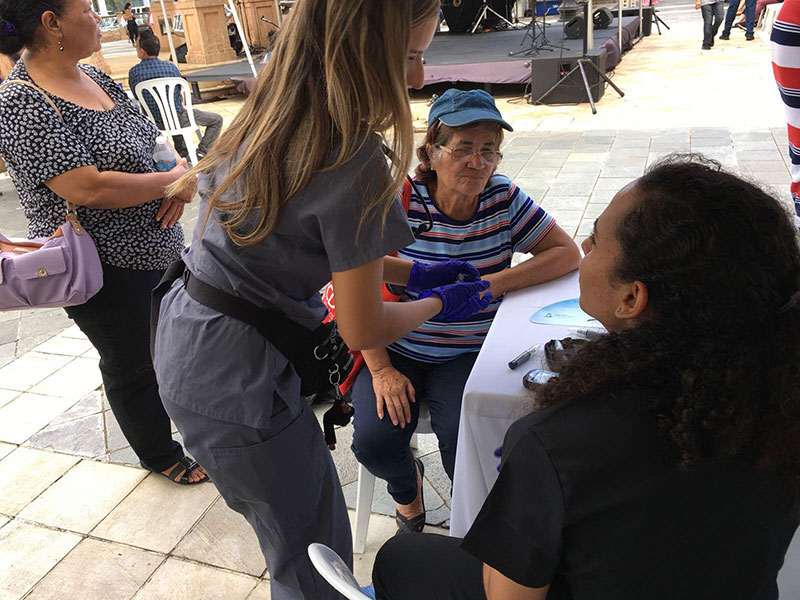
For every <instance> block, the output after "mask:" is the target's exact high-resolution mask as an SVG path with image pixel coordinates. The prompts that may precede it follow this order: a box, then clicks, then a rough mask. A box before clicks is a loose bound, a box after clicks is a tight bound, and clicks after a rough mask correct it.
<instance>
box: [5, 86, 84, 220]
mask: <svg viewBox="0 0 800 600" xmlns="http://www.w3.org/2000/svg"><path fill="white" fill-rule="evenodd" d="M12 84H20V85H25V86H28V87H29V88H32V89H34V90H36V91H37V92H39V93H40V94H41V95H42V98H44V99H45V100H46V101H47V103H48V104H49V105H50V108H52V109H53V110H54V111H56V114H57V115H58V118H59V119H61V122H62V123H64V125H66V124H67V122H66V121H65V120H64V115H62V114H61V111H60V110H59V109H58V107H57V106H56V103H55V102H53V100H52V98H50V96H48V95H47V92H45V91H44V90H43V89H42V88H40V87H39V86H38V85H36V84H35V83H33V82H32V81H25V80H24V79H9V80H7V81H4V82H3V84H2V85H0V90H2V89H3V88H4V87H6V86H8V85H12ZM64 202H65V203H66V205H67V218H66V220H67V221H69V222H70V223H71V224H72V227H73V228H74V229H75V233H77V234H78V235H80V234H81V233H83V228H82V227H81V224H80V222H79V221H78V213H77V207H76V206H75V205H74V204H73V203H72V202H70V201H69V200H67V199H66V198H65V199H64Z"/></svg>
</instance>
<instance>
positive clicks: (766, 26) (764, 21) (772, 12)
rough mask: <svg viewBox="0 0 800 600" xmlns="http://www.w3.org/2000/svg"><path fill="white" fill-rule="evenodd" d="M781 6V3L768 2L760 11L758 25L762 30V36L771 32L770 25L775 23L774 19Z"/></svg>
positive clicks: (767, 35)
mask: <svg viewBox="0 0 800 600" xmlns="http://www.w3.org/2000/svg"><path fill="white" fill-rule="evenodd" d="M782 6H783V4H770V5H769V6H766V7H765V8H764V10H763V11H762V13H761V17H760V19H759V24H758V27H759V28H760V29H761V30H762V31H763V32H764V37H769V35H770V34H771V33H772V27H773V26H774V25H775V19H777V17H778V13H779V12H780V10H781V7H782Z"/></svg>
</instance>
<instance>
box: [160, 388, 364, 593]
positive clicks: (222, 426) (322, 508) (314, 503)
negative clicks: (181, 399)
mask: <svg viewBox="0 0 800 600" xmlns="http://www.w3.org/2000/svg"><path fill="white" fill-rule="evenodd" d="M163 402H164V408H166V410H167V413H168V414H169V416H170V417H171V418H172V420H173V421H175V424H176V425H177V426H178V430H179V431H180V432H181V434H182V435H183V441H184V444H185V446H186V448H187V449H188V450H189V452H191V454H192V455H193V456H194V457H195V459H196V460H197V461H198V462H199V463H200V464H201V465H203V467H204V468H205V469H206V471H208V474H209V475H210V476H211V479H212V481H213V482H214V485H216V486H217V489H218V490H219V491H220V493H221V494H222V497H223V498H224V499H225V502H227V504H228V506H230V507H231V508H232V509H233V510H235V511H236V512H238V513H240V514H241V515H243V516H244V518H245V519H247V521H248V523H250V525H251V526H252V527H253V529H254V530H255V532H256V535H257V536H258V541H259V544H260V545H261V551H262V552H263V553H264V558H265V559H266V561H267V570H268V571H269V576H270V584H271V587H270V592H271V597H272V599H273V600H301V599H302V600H328V599H330V600H333V599H336V600H339V599H341V598H343V597H342V596H340V595H339V594H338V593H337V592H335V591H334V590H333V588H332V587H331V586H330V585H329V584H328V583H327V582H326V581H325V580H324V579H323V578H322V577H321V576H320V575H319V574H318V573H317V571H316V569H315V568H314V565H312V564H311V561H310V560H309V558H308V553H307V548H308V545H309V544H311V543H312V542H321V543H323V544H325V545H327V546H329V547H331V548H333V549H334V550H335V551H336V552H337V553H338V554H339V556H341V557H342V558H343V559H344V561H345V562H346V563H347V564H348V565H349V566H350V567H351V568H352V564H353V542H352V538H351V536H350V520H349V519H348V517H347V506H346V505H345V501H344V496H343V495H342V488H341V484H340V483H339V477H338V475H337V474H336V469H335V468H334V464H333V460H332V459H331V453H330V451H329V450H328V447H327V446H326V445H325V441H324V439H323V437H322V431H321V430H320V427H319V423H318V422H317V419H316V417H315V416H314V413H313V411H312V410H311V408H309V407H308V405H307V404H306V402H305V400H304V401H303V402H302V408H301V411H300V414H299V415H297V416H296V417H292V415H291V414H290V412H289V410H288V409H287V408H286V405H285V404H284V402H283V401H282V400H281V399H280V398H278V397H277V396H276V398H275V404H276V407H278V408H276V412H275V414H273V416H272V420H271V423H270V428H269V429H256V428H252V427H247V426H245V425H239V424H236V423H229V422H225V421H218V420H215V419H211V418H209V417H206V416H204V415H200V414H198V413H195V412H192V411H190V410H187V409H185V408H183V407H181V406H178V405H177V404H174V403H173V402H171V401H169V399H167V398H163Z"/></svg>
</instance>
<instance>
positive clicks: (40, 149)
mask: <svg viewBox="0 0 800 600" xmlns="http://www.w3.org/2000/svg"><path fill="white" fill-rule="evenodd" d="M99 22H100V18H99V16H98V15H97V14H96V13H95V12H94V11H93V10H92V4H91V1H90V0H26V1H25V2H20V1H19V0H0V52H2V53H3V54H7V55H8V54H13V53H16V52H19V51H20V50H23V49H24V51H23V53H22V58H21V59H20V60H19V61H18V62H17V64H16V66H15V67H14V69H13V70H12V72H11V74H10V75H9V77H8V79H21V80H24V81H28V82H33V83H35V84H36V85H37V86H38V87H39V88H40V89H42V90H44V92H46V93H47V94H48V96H49V97H50V98H51V99H52V101H53V102H55V104H56V106H57V107H58V108H59V110H60V111H61V114H62V116H63V121H62V120H61V119H60V118H59V116H58V115H57V113H56V112H55V111H54V110H53V109H52V108H51V106H50V105H49V103H48V102H47V101H46V100H45V98H44V97H43V95H42V93H40V92H39V91H37V90H36V89H32V88H30V87H28V86H26V85H22V84H16V85H8V86H6V87H5V88H3V89H2V90H0V155H2V157H3V159H4V160H5V162H6V165H7V167H8V172H9V174H10V176H11V179H12V180H13V182H14V185H15V186H16V188H17V190H18V192H19V197H20V201H21V203H22V208H23V210H24V212H25V216H26V217H27V219H28V234H29V236H30V237H37V236H49V235H51V234H52V233H53V232H54V231H55V230H56V228H58V227H59V225H61V224H62V223H63V222H64V210H65V209H64V200H69V201H70V202H72V203H74V204H76V205H77V206H78V216H79V218H80V220H81V223H82V224H83V226H84V227H85V228H86V230H87V231H88V232H89V234H90V235H91V236H92V238H93V239H94V242H95V244H96V246H97V250H98V253H99V255H100V260H101V262H102V263H103V278H104V286H103V289H102V290H101V291H100V292H99V293H98V294H97V295H96V296H95V297H94V298H92V299H91V300H90V301H89V302H87V303H86V304H84V305H81V306H75V307H71V308H68V309H66V310H67V314H68V315H69V316H70V318H72V319H73V320H74V321H75V322H76V323H77V324H78V326H79V327H80V329H81V330H82V331H83V332H84V333H85V334H86V335H87V337H88V338H89V339H90V340H91V341H92V343H93V344H94V346H95V348H97V351H98V352H99V354H100V370H101V372H102V375H103V382H104V384H105V390H106V396H107V397H108V401H109V404H110V405H111V408H112V410H113V411H114V416H115V417H116V418H117V421H118V422H119V424H120V427H121V428H122V431H123V433H124V434H125V437H126V438H127V440H128V442H129V443H130V445H131V447H132V448H133V450H134V451H135V452H136V454H137V456H138V457H139V459H140V461H141V463H142V466H144V467H145V468H147V469H150V470H152V471H155V472H161V473H164V474H165V475H167V476H169V477H170V478H171V479H173V480H175V481H177V482H178V483H187V484H188V483H199V482H201V481H208V478H207V477H206V475H205V472H204V471H203V469H202V467H199V466H198V465H197V464H196V463H194V462H193V461H191V460H190V459H188V458H187V457H185V456H184V453H183V448H182V447H181V445H180V444H179V443H178V442H176V441H174V440H173V439H172V435H171V429H170V422H169V418H168V417H167V414H166V412H164V408H163V406H162V403H161V398H160V397H159V394H158V384H157V382H156V378H155V374H154V371H153V366H152V362H151V359H150V351H149V344H150V339H149V336H150V334H149V319H150V304H149V302H150V291H151V290H152V288H154V287H155V286H156V284H157V283H158V281H159V279H160V278H161V276H162V274H163V272H164V269H166V267H167V266H168V265H169V263H170V262H171V261H173V260H175V259H176V258H177V257H178V256H179V254H180V252H181V250H182V249H183V231H182V230H181V227H180V225H179V224H178V219H180V217H181V215H182V213H183V207H184V204H185V203H187V202H190V201H191V198H192V195H193V190H189V191H187V192H184V193H182V194H181V195H180V196H178V197H172V198H164V197H163V196H164V189H165V188H166V187H167V186H168V185H170V184H171V183H173V182H174V181H176V180H177V179H178V178H179V177H180V176H182V175H183V174H184V173H186V163H185V161H183V160H182V159H180V157H178V156H177V155H176V158H177V159H178V163H177V166H176V167H175V168H174V169H172V170H171V171H169V172H166V173H158V172H155V163H154V161H153V149H154V146H155V139H156V136H157V135H158V134H159V132H158V130H157V129H156V127H155V126H154V125H153V124H151V123H150V122H149V121H147V120H146V119H145V118H144V117H143V116H142V115H141V114H140V113H139V112H138V110H137V109H136V108H135V107H134V106H133V104H132V103H131V102H130V101H129V100H128V98H127V97H126V95H125V93H124V92H123V91H122V89H120V87H119V86H117V85H116V84H115V83H114V81H113V80H112V79H111V78H110V77H108V76H107V75H105V74H104V73H102V72H101V71H99V70H98V69H96V68H94V67H92V66H88V65H83V64H79V63H78V61H79V60H80V59H82V58H86V57H88V56H91V55H92V54H93V53H94V52H96V51H97V50H99V49H100V29H99V27H98V23H99Z"/></svg>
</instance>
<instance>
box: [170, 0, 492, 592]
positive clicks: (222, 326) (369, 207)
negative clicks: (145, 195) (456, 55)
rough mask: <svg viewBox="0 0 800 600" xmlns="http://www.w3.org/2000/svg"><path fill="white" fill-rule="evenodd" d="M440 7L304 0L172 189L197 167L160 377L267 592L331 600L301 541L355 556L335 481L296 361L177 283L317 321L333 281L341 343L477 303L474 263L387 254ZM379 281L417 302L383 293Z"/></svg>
mask: <svg viewBox="0 0 800 600" xmlns="http://www.w3.org/2000/svg"><path fill="white" fill-rule="evenodd" d="M438 12H439V2H438V0H349V1H348V2H341V1H337V0H300V1H299V2H297V4H296V5H295V6H294V8H293V14H292V19H291V20H290V22H289V23H288V24H287V26H286V27H285V28H284V29H283V30H282V31H281V35H280V37H279V40H278V42H277V45H276V47H275V50H274V52H273V55H272V59H271V60H270V62H269V64H268V65H267V66H266V67H265V70H264V71H263V72H262V73H261V75H260V76H259V78H258V81H257V83H256V87H255V89H254V91H253V93H252V95H251V96H250V97H249V98H248V100H247V102H246V104H245V106H244V107H243V109H242V110H241V112H240V113H239V115H238V116H237V118H236V120H235V121H234V123H233V124H232V125H231V127H230V128H229V129H228V131H227V132H225V133H224V134H223V135H222V136H221V137H220V139H219V140H218V142H217V144H216V145H215V146H214V147H213V148H212V149H211V151H210V152H209V154H208V155H207V156H206V158H205V159H204V160H202V161H201V162H200V163H199V164H198V165H197V167H196V168H195V169H194V170H193V171H192V172H190V173H189V174H188V175H187V176H186V177H184V178H183V179H182V180H179V181H178V182H177V184H176V187H177V188H178V189H180V187H181V186H183V185H191V182H192V181H193V178H194V177H195V176H199V190H200V194H201V197H202V199H203V205H202V207H201V212H200V214H201V218H200V219H199V222H198V225H197V231H196V235H195V242H194V243H193V245H192V246H191V248H190V249H189V250H188V251H187V252H185V253H184V262H185V264H186V268H187V269H188V272H189V275H188V276H185V277H184V278H181V279H178V280H177V281H175V282H174V283H173V284H172V286H171V288H170V290H169V291H168V292H167V294H166V295H165V296H164V298H163V300H162V301H161V303H160V318H159V320H158V331H157V335H156V339H155V366H156V372H157V375H158V380H159V385H160V389H161V392H162V397H163V399H164V404H165V406H166V408H167V412H168V413H169V414H170V416H171V417H172V419H173V420H174V421H175V423H176V424H177V425H178V428H179V430H180V431H181V433H182V435H183V438H184V441H185V443H186V446H187V448H190V449H191V451H192V452H194V454H195V456H196V457H197V458H198V460H200V461H202V464H203V465H207V471H208V473H209V474H210V475H211V478H212V480H213V481H214V482H215V484H216V485H217V487H218V488H219V490H220V492H221V493H222V495H223V497H224V498H225V500H226V502H227V503H228V505H229V506H230V507H231V508H233V509H234V510H236V511H238V512H239V513H241V514H242V515H244V516H245V517H246V518H247V520H248V521H249V522H250V524H251V525H252V526H253V528H254V529H255V531H256V534H257V535H258V539H259V542H260V544H261V548H262V550H263V552H264V555H265V557H266V561H267V567H268V569H269V573H270V580H271V586H272V598H273V599H275V600H284V599H299V598H313V599H315V600H317V599H325V598H334V597H338V595H337V594H335V593H334V592H333V591H332V590H330V589H329V588H328V586H327V585H326V584H325V583H324V581H323V580H322V579H321V578H320V577H319V576H318V575H317V574H316V572H315V570H314V568H313V567H312V565H311V563H310V561H309V560H308V558H307V555H306V547H307V546H308V544H309V543H311V542H322V543H325V544H327V545H328V546H330V547H332V548H334V549H335V550H336V551H337V552H338V553H339V555H340V556H342V557H344V558H345V560H346V561H347V562H348V563H352V549H351V537H350V526H349V520H348V517H347V511H346V507H345V503H344V498H343V495H342V492H341V487H340V484H339V480H338V477H337V475H336V471H335V468H334V465H333V461H332V460H331V457H330V453H329V452H328V450H327V448H326V446H325V443H324V441H323V439H322V435H321V431H320V428H319V425H318V423H317V421H316V419H315V418H314V415H313V413H312V412H311V411H310V409H309V407H308V404H307V402H306V400H305V398H304V397H303V396H302V394H301V380H300V378H299V377H298V375H297V373H296V371H295V369H294V367H293V365H292V363H290V362H289V360H287V358H286V356H284V355H283V354H282V353H281V352H279V351H278V350H277V349H276V347H275V346H273V345H272V343H271V342H270V341H269V340H268V339H267V338H266V337H264V336H263V335H261V334H260V333H259V330H258V329H256V328H255V327H252V326H250V325H248V324H246V323H245V322H244V321H242V320H238V319H236V318H232V317H230V316H228V315H227V314H223V313H222V312H217V311H216V310H214V309H212V308H209V307H208V306H207V305H206V304H200V303H198V302H196V301H195V300H194V299H193V297H192V295H191V285H190V286H189V291H188V292H187V289H186V285H185V283H184V282H185V281H189V282H190V283H191V281H201V282H202V284H203V285H206V286H211V287H212V288H216V290H217V292H223V293H225V294H227V295H228V297H230V296H234V297H236V298H237V299H239V300H244V301H247V302H249V303H250V304H251V305H256V306H257V307H262V308H269V309H271V310H272V311H275V312H278V313H280V314H281V315H283V316H285V317H288V318H289V319H291V321H293V322H294V323H297V324H299V325H302V326H304V327H306V328H307V329H309V330H311V329H314V328H316V327H317V326H319V324H320V321H321V318H322V316H324V313H325V311H324V307H323V305H322V303H321V301H320V297H319V293H318V291H319V289H320V288H322V286H323V285H324V284H325V282H326V281H327V280H329V279H331V278H332V280H333V284H334V289H335V292H336V305H337V306H336V309H337V310H336V312H337V321H338V326H339V331H340V332H341V335H342V337H343V339H344V341H345V342H346V343H347V344H348V345H349V346H350V348H352V349H361V348H371V347H376V346H381V345H384V344H386V343H388V342H391V341H393V340H395V339H397V338H399V337H401V336H403V335H404V334H406V333H408V332H409V331H411V330H413V329H414V328H415V327H416V326H418V325H419V324H420V323H422V322H423V321H425V320H427V319H430V318H432V317H436V316H438V318H440V319H444V320H452V319H457V318H462V316H463V315H470V314H472V312H475V311H478V310H481V309H482V308H485V307H486V306H487V305H488V302H489V300H490V298H489V297H488V294H484V297H483V298H481V297H480V293H481V291H484V290H485V289H486V288H487V287H488V283H487V282H481V281H472V282H462V283H452V282H453V281H454V279H456V276H457V275H459V274H462V275H467V276H468V277H470V276H473V277H474V275H476V272H473V270H472V269H471V267H469V266H468V265H463V264H457V265H445V266H443V267H442V268H441V269H439V267H438V266H437V267H430V266H427V267H426V266H425V265H419V264H417V263H411V262H407V261H403V260H400V259H391V258H384V257H385V256H386V255H387V254H390V253H392V252H394V251H396V250H398V249H400V248H402V247H404V246H406V245H408V244H409V243H411V242H412V241H413V239H414V238H413V236H412V234H411V230H410V229H409V226H408V223H407V221H406V219H405V214H404V212H403V210H402V207H401V206H400V204H399V202H398V201H397V199H396V197H395V196H396V190H397V189H398V188H399V186H400V183H401V182H402V180H403V177H404V176H405V174H406V173H407V171H408V167H409V163H410V160H411V156H412V146H413V136H412V127H411V113H410V107H409V105H408V93H407V86H412V87H417V88H418V87H421V86H422V84H423V82H424V78H423V68H422V54H423V52H424V50H425V49H426V48H427V47H428V45H429V44H430V41H431V39H432V37H433V34H434V31H435V29H436V20H437V16H438ZM384 137H385V139H390V140H391V146H392V147H391V149H390V150H389V151H388V152H387V153H386V155H388V156H390V157H391V159H390V163H391V164H390V165H387V159H386V158H385V155H384V152H383V151H382V138H384ZM187 277H188V278H187ZM383 281H389V282H392V283H399V284H408V285H409V287H416V288H418V289H419V290H421V291H423V293H422V294H420V296H421V297H422V299H421V300H418V301H414V302H408V303H402V304H401V303H394V304H384V303H383V301H382V299H381V292H380V288H381V283H382V282H383ZM448 283H449V284H450V285H445V284H448ZM424 290H427V291H424ZM426 296H427V297H426ZM225 312H227V311H225ZM265 335H266V334H265Z"/></svg>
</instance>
